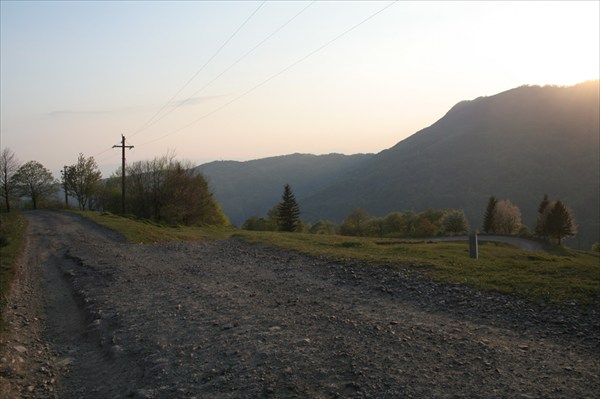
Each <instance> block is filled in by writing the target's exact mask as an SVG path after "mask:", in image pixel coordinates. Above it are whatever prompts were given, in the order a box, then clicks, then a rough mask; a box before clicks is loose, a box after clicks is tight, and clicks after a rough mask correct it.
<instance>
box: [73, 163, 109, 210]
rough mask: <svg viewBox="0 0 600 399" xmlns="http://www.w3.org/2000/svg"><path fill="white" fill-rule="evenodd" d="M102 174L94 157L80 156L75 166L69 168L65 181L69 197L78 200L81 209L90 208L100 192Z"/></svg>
mask: <svg viewBox="0 0 600 399" xmlns="http://www.w3.org/2000/svg"><path fill="white" fill-rule="evenodd" d="M101 178H102V173H100V170H98V165H97V164H96V161H95V160H94V157H89V158H86V157H84V156H83V154H79V157H78V158H77V163H76V164H75V165H71V166H67V169H66V171H65V173H64V176H63V179H64V184H65V186H66V188H67V193H68V194H69V195H72V196H74V197H75V198H77V202H78V204H79V209H81V210H85V208H86V207H88V208H89V207H90V200H91V199H92V198H94V196H95V195H97V194H98V192H99V190H100V180H101Z"/></svg>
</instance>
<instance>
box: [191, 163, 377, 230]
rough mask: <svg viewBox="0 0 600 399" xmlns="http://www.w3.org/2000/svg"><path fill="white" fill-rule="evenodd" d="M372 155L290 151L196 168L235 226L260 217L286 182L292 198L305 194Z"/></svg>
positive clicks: (275, 202) (304, 195) (353, 167)
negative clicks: (289, 152)
mask: <svg viewBox="0 0 600 399" xmlns="http://www.w3.org/2000/svg"><path fill="white" fill-rule="evenodd" d="M372 156H373V155H372V154H356V155H350V156H348V155H342V154H328V155H318V156H317V155H309V154H291V155H285V156H278V157H271V158H264V159H258V160H253V161H246V162H236V161H217V162H210V163H207V164H203V165H200V166H198V167H197V170H198V171H199V172H202V173H203V174H204V176H205V177H206V178H207V180H208V182H209V185H210V187H211V190H212V192H213V194H214V195H215V198H216V199H217V200H218V201H219V203H220V204H221V206H222V208H223V210H224V211H225V214H226V215H227V216H228V217H229V219H230V220H231V222H232V223H233V224H235V225H238V226H239V225H241V224H242V223H243V222H244V221H245V220H246V219H248V218H249V217H251V216H264V215H265V214H266V213H267V211H268V210H269V209H271V208H272V207H273V206H274V205H276V204H277V203H278V202H279V201H280V200H281V194H282V193H283V187H284V185H285V184H286V183H289V184H290V185H291V187H292V189H293V191H294V194H295V196H296V198H301V197H308V196H310V195H312V194H314V193H315V192H316V191H318V190H320V189H322V188H324V187H325V186H327V185H329V184H330V183H332V182H333V181H334V180H336V179H337V178H339V177H340V175H341V174H343V173H348V172H349V171H352V170H354V169H356V168H357V167H358V166H360V165H361V164H363V163H364V162H365V161H366V160H368V159H369V158H371V157H372Z"/></svg>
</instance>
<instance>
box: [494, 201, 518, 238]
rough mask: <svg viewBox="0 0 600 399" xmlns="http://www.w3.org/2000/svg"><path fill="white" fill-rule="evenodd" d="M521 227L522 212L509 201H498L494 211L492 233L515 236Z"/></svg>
mask: <svg viewBox="0 0 600 399" xmlns="http://www.w3.org/2000/svg"><path fill="white" fill-rule="evenodd" d="M520 226H521V211H520V210H519V208H518V207H517V206H515V205H513V204H512V203H511V202H510V201H509V200H501V201H498V203H497V204H496V207H495V211H494V222H493V224H492V232H494V233H500V234H514V233H517V232H518V231H519V228H520Z"/></svg>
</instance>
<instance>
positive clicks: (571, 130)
mask: <svg viewBox="0 0 600 399" xmlns="http://www.w3.org/2000/svg"><path fill="white" fill-rule="evenodd" d="M599 109H600V104H599V85H598V81H591V82H585V83H582V84H579V85H576V86H572V87H556V86H545V87H539V86H523V87H519V88H516V89H512V90H509V91H506V92H503V93H500V94H497V95H494V96H491V97H480V98H477V99H475V100H473V101H463V102H460V103H458V104H457V105H456V106H454V107H453V108H452V109H451V110H450V111H449V112H448V113H447V114H446V115H445V116H444V117H443V118H441V119H440V120H439V121H437V122H436V123H435V124H433V125H432V126H430V127H428V128H426V129H423V130H421V131H419V132H418V133H416V134H414V135H413V136H411V137H409V138H407V139H406V140H403V141H401V142H400V143H398V144H397V145H395V146H394V147H392V148H390V149H389V150H385V151H382V152H381V153H379V154H377V155H375V156H374V157H372V158H371V159H369V160H368V161H366V162H365V163H364V164H363V165H362V166H361V167H360V168H358V169H357V170H354V171H353V172H352V173H350V174H347V175H346V176H345V177H344V178H341V179H339V180H338V181H336V182H334V183H333V184H331V185H330V186H329V187H327V188H325V189H323V190H321V191H320V192H318V193H315V194H314V195H311V196H304V197H299V198H300V201H299V202H300V206H301V208H302V211H303V217H304V218H305V219H307V220H309V221H310V220H318V219H324V218H327V219H333V220H337V221H340V220H342V219H343V218H344V217H345V216H346V215H347V214H348V213H349V212H350V211H351V210H352V209H354V208H357V207H361V208H363V209H365V210H366V211H367V212H369V213H370V214H372V215H377V216H383V215H385V214H387V213H389V212H392V211H398V210H399V211H403V210H415V211H421V210H425V209H427V208H429V207H433V208H460V209H464V210H465V212H466V214H467V216H468V218H469V220H470V222H471V225H472V226H474V227H480V226H481V221H482V215H483V211H484V209H485V204H486V201H487V199H488V198H489V196H491V195H495V196H496V197H497V198H500V199H503V198H508V199H510V200H511V202H513V203H514V204H515V205H517V206H518V207H519V208H520V209H521V212H522V214H523V222H524V223H525V224H527V225H528V226H530V227H531V226H532V225H533V223H534V221H535V217H536V211H537V206H538V204H539V202H540V200H541V199H542V196H543V194H544V193H548V195H549V196H550V198H559V199H561V200H563V201H564V202H565V203H566V204H567V205H568V206H569V207H571V208H572V209H573V212H574V215H575V219H576V220H577V223H578V224H579V231H580V234H579V241H578V242H576V243H575V246H577V244H578V243H581V244H582V245H583V246H584V247H585V248H588V249H589V244H591V243H592V242H594V241H598V240H599V237H598V235H599V232H598V231H599V219H600V215H599V213H600V211H599V209H600V200H599V185H600V172H599V165H600V159H599V157H600V155H599V153H600V143H599V139H600V126H599V125H600V123H599V121H600V115H599ZM571 245H573V243H572V244H571Z"/></svg>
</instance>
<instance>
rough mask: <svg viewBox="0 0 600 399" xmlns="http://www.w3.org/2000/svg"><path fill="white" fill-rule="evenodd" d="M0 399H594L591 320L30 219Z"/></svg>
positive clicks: (441, 287)
mask: <svg viewBox="0 0 600 399" xmlns="http://www.w3.org/2000/svg"><path fill="white" fill-rule="evenodd" d="M27 217H28V219H29V222H30V226H29V229H28V244H27V251H26V253H25V258H24V262H23V267H22V271H21V274H20V278H19V281H18V282H17V285H16V287H15V290H14V291H13V293H12V294H11V298H10V302H9V307H8V313H7V318H8V322H9V324H10V330H9V331H8V333H6V334H5V335H4V336H3V338H2V345H3V348H4V349H3V350H2V353H1V356H0V358H1V361H0V397H7V398H13V397H24V398H26V397H31V398H55V397H60V398H121V397H133V398H193V397H196V398H252V397H254V398H255V397H260V398H263V397H264V398H289V397H298V398H335V397H344V398H400V397H407V398H410V397H414V398H423V397H430V398H461V397H465V398H476V397H481V398H490V397H494V398H529V397H545V398H575V397H577V398H593V397H598V395H599V394H600V379H599V378H598V377H599V373H600V356H599V355H600V332H599V331H600V314H599V312H598V308H582V307H578V306H568V307H563V308H560V307H553V306H542V305H535V304H532V303H529V302H527V301H524V300H520V299H517V298H513V297H510V296H505V295H496V294H489V293H488V294H483V293H479V292H476V291H473V290H471V289H468V288H466V287H462V286H458V285H448V284H440V283H435V282H432V281H430V280H428V279H426V278H424V277H421V276H418V275H414V274H411V273H409V272H408V271H404V270H400V271H398V270H395V271H394V270H390V269H387V268H383V267H373V266H368V265H362V264H358V263H357V264H350V263H346V264H342V263H337V262H332V261H328V260H327V259H321V258H314V257H309V256H304V255H299V254H296V253H293V252H287V251H282V250H279V249H273V248H269V247H265V246H252V245H248V244H243V243H240V242H237V241H235V240H226V241H219V242H214V243H208V244H205V243H204V244H200V243H196V244H190V243H173V244H156V245H134V244H127V243H126V242H125V241H124V240H123V239H122V238H121V237H119V236H118V235H117V234H115V233H112V232H110V231H108V230H105V229H103V228H100V227H98V226H97V225H95V224H93V223H92V222H89V221H87V220H84V219H82V218H80V217H78V216H76V215H74V214H69V213H55V212H35V213H30V214H28V215H27Z"/></svg>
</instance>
